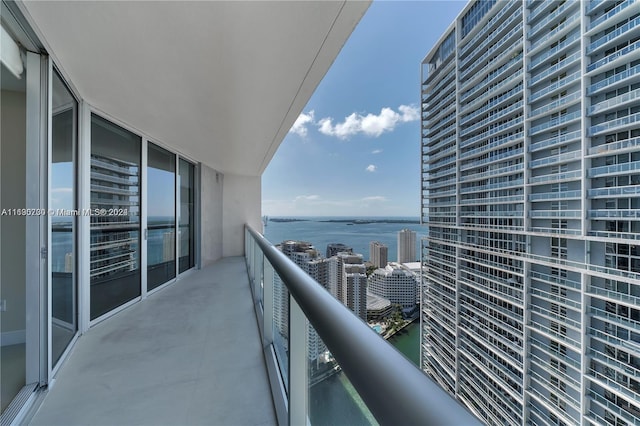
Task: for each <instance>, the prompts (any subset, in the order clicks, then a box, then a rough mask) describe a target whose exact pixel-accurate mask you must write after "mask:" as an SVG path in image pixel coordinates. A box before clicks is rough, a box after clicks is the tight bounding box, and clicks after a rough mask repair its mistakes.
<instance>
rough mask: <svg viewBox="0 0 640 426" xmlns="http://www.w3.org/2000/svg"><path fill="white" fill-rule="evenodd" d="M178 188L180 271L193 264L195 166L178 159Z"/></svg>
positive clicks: (191, 266)
mask: <svg viewBox="0 0 640 426" xmlns="http://www.w3.org/2000/svg"><path fill="white" fill-rule="evenodd" d="M178 173H179V176H178V187H179V188H180V218H179V221H180V222H179V223H180V271H179V272H184V271H186V270H187V269H190V268H193V267H194V266H195V232H194V231H195V215H194V212H195V167H194V165H193V164H191V163H189V162H188V161H185V160H183V159H182V158H181V159H180V164H179V169H178Z"/></svg>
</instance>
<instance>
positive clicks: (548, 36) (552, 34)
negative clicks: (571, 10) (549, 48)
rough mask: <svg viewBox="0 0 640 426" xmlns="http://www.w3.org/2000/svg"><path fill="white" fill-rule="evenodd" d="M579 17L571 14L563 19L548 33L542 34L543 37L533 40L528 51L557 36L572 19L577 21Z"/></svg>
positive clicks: (571, 22)
mask: <svg viewBox="0 0 640 426" xmlns="http://www.w3.org/2000/svg"><path fill="white" fill-rule="evenodd" d="M579 18H580V15H578V14H574V15H571V16H570V17H569V18H568V19H567V20H566V21H564V22H563V23H562V24H560V25H558V26H557V27H556V28H554V29H553V30H552V31H550V32H549V33H548V34H546V35H545V36H543V37H541V38H539V39H538V40H536V41H535V42H533V43H532V44H531V47H530V48H529V52H532V51H533V50H535V49H537V48H538V47H540V46H542V45H543V44H545V43H546V42H547V41H549V40H550V39H552V38H554V37H559V36H560V34H561V33H562V32H563V31H565V30H566V29H567V28H568V27H569V26H571V25H572V24H573V23H574V21H577V20H578V19H579Z"/></svg>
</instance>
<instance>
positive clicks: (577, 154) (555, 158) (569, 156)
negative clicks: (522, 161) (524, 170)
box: [529, 151, 582, 169]
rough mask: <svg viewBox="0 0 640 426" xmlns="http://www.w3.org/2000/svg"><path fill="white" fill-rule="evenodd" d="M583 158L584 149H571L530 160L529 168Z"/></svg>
mask: <svg viewBox="0 0 640 426" xmlns="http://www.w3.org/2000/svg"><path fill="white" fill-rule="evenodd" d="M580 158H582V151H570V152H565V153H563V154H560V155H552V156H549V157H544V158H539V159H537V160H533V161H529V168H530V169H535V168H537V167H542V166H548V165H551V164H557V163H562V162H569V161H571V160H575V159H580Z"/></svg>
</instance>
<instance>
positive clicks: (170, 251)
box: [162, 232, 176, 262]
mask: <svg viewBox="0 0 640 426" xmlns="http://www.w3.org/2000/svg"><path fill="white" fill-rule="evenodd" d="M175 253H176V234H175V232H165V233H164V234H162V261H163V262H170V261H172V260H174V259H175V258H176V254H175Z"/></svg>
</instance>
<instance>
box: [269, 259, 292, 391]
mask: <svg viewBox="0 0 640 426" xmlns="http://www.w3.org/2000/svg"><path fill="white" fill-rule="evenodd" d="M264 267H265V269H266V268H269V269H270V270H272V271H273V272H272V274H273V275H270V276H273V349H274V352H275V354H276V360H277V362H278V367H279V368H280V374H281V376H282V382H283V383H284V386H285V390H286V391H287V393H288V392H289V290H287V287H286V286H285V285H284V283H283V282H282V280H281V279H280V277H279V276H278V274H277V273H276V272H275V271H274V270H273V266H271V263H270V262H269V261H268V260H266V259H265V262H264ZM268 275H269V274H267V273H265V276H268Z"/></svg>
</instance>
